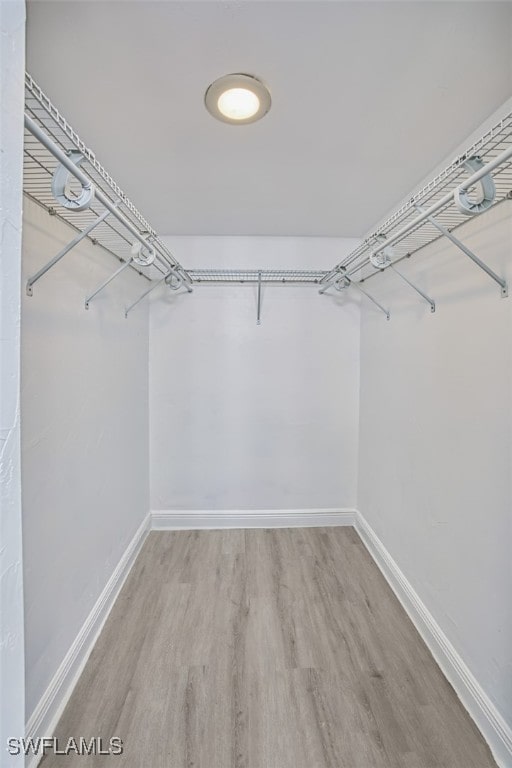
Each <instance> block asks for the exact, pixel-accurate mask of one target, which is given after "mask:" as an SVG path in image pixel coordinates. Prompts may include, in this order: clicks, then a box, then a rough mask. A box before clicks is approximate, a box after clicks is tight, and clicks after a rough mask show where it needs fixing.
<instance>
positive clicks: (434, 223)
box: [416, 205, 508, 299]
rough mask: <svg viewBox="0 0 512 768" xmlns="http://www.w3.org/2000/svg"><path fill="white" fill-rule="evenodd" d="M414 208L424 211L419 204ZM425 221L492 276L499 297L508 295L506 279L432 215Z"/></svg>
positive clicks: (503, 297)
mask: <svg viewBox="0 0 512 768" xmlns="http://www.w3.org/2000/svg"><path fill="white" fill-rule="evenodd" d="M416 209H417V210H418V211H420V212H421V213H424V209H423V208H421V206H419V205H417V206H416ZM427 221H429V222H430V224H432V226H433V227H435V228H436V229H437V230H438V231H439V232H441V234H442V235H444V236H445V237H446V238H448V240H450V242H452V243H453V244H454V245H456V246H457V248H459V249H460V250H461V251H462V252H463V253H465V254H466V256H468V257H469V258H470V259H471V261H474V263H475V264H476V265H477V266H478V267H480V269H483V271H484V272H485V273H486V274H487V275H489V277H490V278H492V279H493V280H494V281H495V282H496V283H498V285H499V286H500V289H501V298H502V299H505V298H506V297H507V296H508V285H507V281H506V280H505V279H504V278H502V277H500V276H499V275H497V274H496V272H494V271H493V270H492V269H491V268H490V267H488V266H487V264H486V263H485V262H483V261H482V259H479V258H478V256H477V255H476V254H474V253H473V251H471V250H470V249H469V248H468V247H467V246H466V245H464V243H462V242H461V241H460V240H459V238H458V237H455V235H453V234H452V233H451V232H450V231H449V230H448V229H446V227H444V226H443V225H442V224H441V223H440V222H439V221H437V220H436V219H435V218H434V217H433V216H427Z"/></svg>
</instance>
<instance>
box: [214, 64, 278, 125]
mask: <svg viewBox="0 0 512 768" xmlns="http://www.w3.org/2000/svg"><path fill="white" fill-rule="evenodd" d="M204 103H205V104H206V109H207V110H208V112H209V113H210V114H211V115H213V117H216V118H217V120H222V121H223V122H224V123H231V124H233V125H244V124H245V123H255V122H256V120H260V119H261V118H262V117H264V115H266V114H267V112H268V111H269V109H270V105H271V103H272V102H271V99H270V92H269V90H268V88H267V87H266V86H265V85H263V83H262V82H261V81H260V80H257V79H256V78H255V77H251V75H242V74H233V75H224V77H219V79H218V80H215V81H214V82H213V83H212V84H211V85H210V86H209V88H208V89H207V91H206V93H205V96H204Z"/></svg>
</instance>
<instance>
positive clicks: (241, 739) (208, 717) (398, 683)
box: [41, 528, 495, 768]
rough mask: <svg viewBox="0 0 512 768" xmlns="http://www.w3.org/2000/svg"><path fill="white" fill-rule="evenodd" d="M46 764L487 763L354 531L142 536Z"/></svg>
mask: <svg viewBox="0 0 512 768" xmlns="http://www.w3.org/2000/svg"><path fill="white" fill-rule="evenodd" d="M55 735H56V736H57V737H58V738H59V740H60V742H61V743H65V742H66V741H67V739H68V738H69V737H71V736H73V737H75V738H78V737H80V736H83V737H86V738H90V737H92V736H101V737H102V738H103V739H104V743H106V742H108V740H109V739H110V737H112V736H118V737H120V738H121V739H122V740H123V746H124V753H123V755H121V756H116V757H114V756H98V755H96V756H87V757H84V756H69V757H59V756H53V755H50V754H48V755H47V756H46V757H45V758H44V760H43V762H42V764H41V765H42V766H43V768H56V767H60V768H62V767H63V766H71V767H72V768H90V767H91V766H94V767H95V768H100V767H101V768H104V767H105V766H111V767H112V768H116V767H118V768H490V767H491V766H493V767H495V763H494V761H493V759H492V757H491V754H490V752H489V750H488V748H487V746H486V744H485V742H484V741H483V739H482V737H481V736H480V734H479V732H478V730H477V729H476V727H475V725H474V724H473V722H472V720H471V719H470V717H469V715H468V714H467V713H466V712H465V710H464V709H463V707H462V706H461V704H460V703H459V701H458V699H457V696H456V695H455V693H454V691H453V689H452V688H451V686H450V685H449V684H448V683H447V681H446V680H445V678H444V677H443V675H442V674H441V672H440V670H439V668H438V667H437V665H436V664H435V662H434V660H433V659H432V657H431V655H430V653H429V652H428V650H427V648H426V646H425V645H424V644H423V642H422V640H421V639H420V637H419V635H418V634H417V632H416V630H415V629H414V627H413V625H412V624H411V622H410V621H409V619H408V618H407V616H406V614H405V613H404V611H403V610H402V608H401V606H400V605H399V603H398V601H397V600H396V598H395V597H394V595H393V593H392V592H391V590H390V588H389V587H388V585H387V583H386V582H385V580H384V578H383V577H382V575H381V574H380V572H379V570H378V568H377V566H376V565H375V563H374V562H373V561H372V559H371V558H370V556H369V555H368V553H367V552H366V549H365V548H364V546H363V544H362V543H361V541H360V539H359V537H358V536H357V534H356V533H355V531H354V530H353V529H352V528H305V529H299V528H297V529H280V530H247V531H183V532H181V531H180V532H153V533H151V534H150V535H149V537H148V539H147V540H146V542H145V544H144V547H143V549H142V551H141V553H140V555H139V557H138V559H137V561H136V563H135V565H134V567H133V569H132V572H131V574H130V576H129V577H128V580H127V582H126V584H125V586H124V587H123V590H122V592H121V594H120V596H119V598H118V600H117V602H116V604H115V606H114V608H113V610H112V612H111V615H110V616H109V619H108V621H107V623H106V625H105V628H104V630H103V632H102V634H101V636H100V638H99V640H98V642H97V644H96V646H95V648H94V651H93V653H92V655H91V657H90V659H89V661H88V662H87V665H86V667H85V670H84V672H83V674H82V676H81V678H80V680H79V683H78V685H77V687H76V688H75V691H74V693H73V695H72V697H71V699H70V701H69V703H68V706H67V707H66V709H65V711H64V714H63V716H62V718H61V720H60V723H59V725H58V727H57V730H56V734H55Z"/></svg>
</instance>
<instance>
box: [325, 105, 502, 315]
mask: <svg viewBox="0 0 512 768" xmlns="http://www.w3.org/2000/svg"><path fill="white" fill-rule="evenodd" d="M511 199H512V113H509V114H507V115H505V116H504V117H503V118H502V119H501V120H500V121H499V122H498V123H497V124H496V125H494V126H493V127H492V128H491V129H489V130H488V131H487V132H486V133H485V134H484V135H483V136H482V137H481V138H480V139H478V141H476V142H474V143H473V144H472V145H471V146H469V147H468V148H467V149H466V151H465V152H463V153H462V154H461V155H459V156H458V157H457V158H456V159H455V160H454V161H453V162H452V163H451V164H450V165H449V166H448V167H447V168H445V169H444V170H443V171H441V172H440V173H438V174H437V176H435V178H433V179H432V180H431V181H430V182H429V183H428V184H426V185H425V186H424V187H423V188H422V189H420V190H419V191H418V192H416V194H414V195H413V196H412V197H411V198H410V199H409V200H408V201H407V202H406V203H405V204H403V205H402V206H400V207H399V208H398V209H397V210H396V211H395V212H394V213H393V214H392V215H391V216H390V217H389V218H387V219H386V220H385V221H383V222H382V223H381V224H379V225H378V226H377V227H376V228H375V229H374V230H373V231H372V232H371V233H369V234H368V235H367V236H366V237H365V239H364V240H363V242H362V243H361V244H360V245H359V246H358V247H357V248H355V249H354V250H353V251H352V252H351V253H350V254H349V255H348V256H347V257H346V258H345V259H343V261H341V262H340V263H339V264H338V265H337V266H336V267H335V268H334V269H333V270H331V271H330V272H329V273H328V274H327V275H326V276H325V278H324V279H323V281H322V282H323V283H324V286H323V288H322V291H323V292H325V291H326V290H327V287H330V286H331V285H334V286H335V287H341V288H343V287H347V286H348V285H349V284H351V285H353V286H356V287H359V288H361V285H362V283H365V282H366V281H367V280H369V279H370V278H371V277H374V276H375V275H378V274H379V273H380V272H382V271H384V270H385V269H388V268H391V269H393V270H394V271H395V272H397V273H398V275H399V276H400V277H401V278H402V279H404V280H405V277H404V276H403V275H402V274H401V273H400V272H398V270H397V269H396V267H395V265H396V264H398V263H399V262H401V261H402V260H403V259H406V258H410V257H411V256H413V255H414V254H417V253H418V252H419V251H421V250H422V249H424V248H426V246H428V245H430V244H431V243H433V242H435V241H436V240H439V239H441V238H443V237H446V238H448V239H449V240H451V242H452V243H453V244H454V245H456V246H457V247H458V248H460V249H461V250H462V251H463V252H464V253H465V254H466V255H467V256H468V257H469V258H470V259H472V260H473V261H474V262H475V263H476V264H477V265H478V266H479V267H480V268H481V269H483V270H484V271H485V272H486V273H487V275H488V276H489V277H491V278H492V279H493V280H494V281H495V282H496V283H497V284H498V286H499V288H500V291H501V295H502V296H503V297H505V296H507V295H508V286H507V284H506V281H505V279H504V278H503V277H501V276H500V275H497V274H496V273H495V272H493V270H491V269H490V268H489V267H488V266H487V265H486V264H485V263H483V262H482V261H481V260H480V259H479V258H478V256H477V255H476V254H474V253H473V252H472V251H470V249H469V248H467V246H465V245H464V243H463V242H462V241H461V240H460V237H461V236H462V235H460V234H459V232H458V230H460V228H461V227H462V226H463V225H464V224H465V223H466V222H467V221H468V220H469V219H470V218H474V217H476V216H482V215H484V214H485V212H486V211H487V210H489V209H490V208H492V207H494V206H495V205H499V204H500V203H503V202H504V201H506V200H511ZM406 282H409V281H408V280H406ZM409 285H410V286H411V287H412V288H414V289H415V290H416V291H417V292H418V293H419V294H420V295H421V296H422V297H423V298H424V299H425V300H426V301H427V302H428V303H430V306H431V310H432V311H434V310H435V303H434V301H433V300H432V299H431V298H430V297H428V296H426V295H425V294H424V293H423V292H422V291H421V289H419V288H418V287H417V286H415V285H412V284H411V283H410V282H409ZM326 286H327V287H326Z"/></svg>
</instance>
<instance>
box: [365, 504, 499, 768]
mask: <svg viewBox="0 0 512 768" xmlns="http://www.w3.org/2000/svg"><path fill="white" fill-rule="evenodd" d="M354 525H355V529H356V531H357V533H358V534H359V536H360V538H361V540H362V542H363V544H364V545H365V546H366V548H367V550H368V552H369V553H370V555H371V556H372V558H373V559H374V560H375V562H376V564H377V565H378V567H379V568H380V570H381V572H382V574H383V575H384V577H385V579H386V581H387V582H388V584H389V585H390V587H391V589H392V590H393V592H394V593H395V595H396V596H397V598H398V600H399V601H400V603H401V604H402V606H403V607H404V609H405V611H406V612H407V614H408V616H409V618H410V619H411V621H412V623H413V624H414V626H415V627H416V629H417V630H418V632H419V633H420V635H421V637H422V638H423V640H424V641H425V643H426V645H427V647H428V648H429V650H430V652H431V653H432V655H433V657H434V659H435V660H436V662H437V663H438V665H439V667H440V668H441V670H442V671H443V673H444V675H445V677H446V678H447V679H448V680H449V682H450V683H451V685H452V686H453V688H454V690H455V692H456V693H457V695H458V697H459V699H460V700H461V702H462V704H463V705H464V707H465V708H466V709H467V711H468V712H469V714H470V715H471V717H472V718H473V720H474V721H475V723H476V725H477V726H478V728H479V730H480V732H481V733H482V735H483V737H484V739H485V740H486V741H487V743H488V745H489V747H490V748H491V751H492V753H493V756H494V759H495V760H496V762H497V764H498V765H499V766H500V767H501V768H511V766H512V729H511V728H510V726H509V725H508V723H507V722H506V721H505V719H504V718H503V716H502V715H501V713H500V712H499V711H498V709H497V708H496V707H495V705H494V704H493V703H492V701H491V700H490V699H489V697H488V696H487V694H486V693H485V691H484V690H483V688H482V687H481V685H480V684H479V683H478V681H477V680H476V678H475V677H474V675H473V674H472V672H471V670H470V669H469V667H468V666H467V664H466V663H465V662H464V661H463V659H462V658H461V656H460V655H459V654H458V653H457V651H456V650H455V648H454V647H453V645H452V644H451V642H450V641H449V640H448V638H447V637H446V635H445V634H444V632H443V630H442V629H441V627H440V626H439V624H438V623H437V622H436V620H435V619H434V617H433V616H432V614H431V613H430V611H429V610H428V608H427V607H426V605H425V604H424V603H423V602H422V600H421V599H420V597H419V596H418V594H417V593H416V592H415V590H414V589H413V587H412V586H411V584H410V583H409V581H408V580H407V578H406V577H405V576H404V574H403V573H402V571H401V570H400V568H399V567H398V565H397V564H396V562H395V561H394V560H393V558H392V557H391V555H390V554H389V552H388V551H387V549H386V548H385V547H384V545H383V543H382V542H381V541H380V539H379V538H378V536H377V534H376V533H375V531H374V530H373V529H372V528H371V527H370V526H369V525H368V523H367V522H366V520H365V519H364V517H363V516H362V514H361V513H360V512H356V514H355V523H354Z"/></svg>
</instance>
